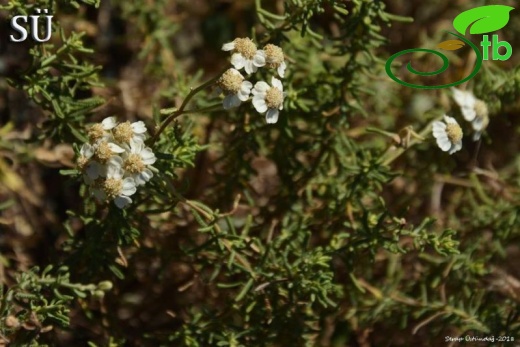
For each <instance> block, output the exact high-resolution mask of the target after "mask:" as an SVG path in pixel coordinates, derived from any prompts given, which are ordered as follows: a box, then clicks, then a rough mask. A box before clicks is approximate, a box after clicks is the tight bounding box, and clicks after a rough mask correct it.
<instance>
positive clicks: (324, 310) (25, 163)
mask: <svg viewBox="0 0 520 347" xmlns="http://www.w3.org/2000/svg"><path fill="white" fill-rule="evenodd" d="M491 3H495V2H492V1H465V0H455V1H454V0H432V1H405V0H395V1H394V0H392V1H390V0H387V1H378V0H374V1H372V0H351V1H340V0H285V1H282V0H236V1H227V0H226V1H225V0H190V1H187V0H186V1H183V0H136V1H122V0H110V1H108V0H107V1H98V2H96V1H95V0H83V1H80V0H78V1H65V0H57V1H52V0H35V1H27V2H25V1H24V2H22V1H18V0H1V2H0V213H1V215H0V346H4V345H5V346H7V345H9V346H111V347H112V346H114V347H115V346H331V347H339V346H362V347H366V346H441V345H442V346H450V345H451V346H455V345H458V343H453V342H451V343H450V342H445V341H446V340H445V337H446V336H451V337H454V338H455V337H459V336H461V337H463V338H464V337H465V336H480V337H485V336H495V337H498V336H506V337H509V342H504V343H502V342H497V340H495V342H494V343H492V344H490V343H486V342H481V343H477V342H474V343H471V345H475V346H481V345H482V346H486V345H502V344H503V345H507V346H513V345H519V343H520V342H517V341H516V340H519V341H520V320H519V317H520V305H519V304H520V280H519V278H520V270H519V268H518V266H517V264H518V262H519V261H520V248H519V246H520V245H519V242H518V241H519V237H520V207H519V206H520V205H519V194H518V193H519V191H520V175H519V169H520V156H519V155H518V151H519V148H520V136H519V135H520V134H519V132H520V120H519V117H518V113H519V111H520V104H519V102H518V101H519V96H520V69H519V68H518V62H519V54H520V52H517V50H516V48H517V47H520V14H518V13H517V11H518V10H514V11H512V12H511V20H510V22H509V24H508V25H507V26H506V27H505V28H504V29H502V30H501V31H499V32H497V34H498V35H499V36H500V38H501V40H506V41H508V42H509V43H510V44H511V46H512V47H513V56H512V57H511V59H509V60H508V61H506V62H495V61H491V60H490V61H487V62H484V65H483V67H482V69H481V71H480V73H479V74H478V75H477V76H476V77H475V78H474V79H473V80H471V81H470V82H469V83H468V85H464V86H463V88H466V89H468V90H473V91H474V93H475V95H476V96H477V97H479V98H480V99H482V100H484V101H485V102H486V103H487V104H488V107H489V109H490V116H491V121H490V125H489V127H488V129H487V132H486V133H485V134H484V136H483V137H482V140H481V141H480V142H473V141H471V136H468V135H466V134H467V133H468V134H469V132H467V133H466V131H468V130H469V129H470V127H469V126H468V124H464V130H465V137H464V146H463V149H462V150H461V151H460V152H457V153H455V154H454V155H452V156H449V155H448V154H447V153H445V152H442V151H441V150H440V149H439V148H438V147H437V145H436V144H435V141H434V140H433V138H432V136H431V134H430V133H429V132H427V133H425V134H424V135H425V140H424V141H418V140H417V139H414V138H413V137H410V136H409V135H410V134H411V131H412V130H413V131H415V132H420V131H421V130H422V129H424V128H425V127H427V126H428V124H429V123H430V122H431V121H432V120H434V119H437V118H438V117H439V116H442V115H443V114H444V113H448V114H449V115H452V116H454V117H458V119H459V122H460V123H461V124H462V122H463V121H462V119H461V117H460V114H459V111H458V109H457V107H456V106H455V105H454V103H453V101H452V100H451V94H450V92H449V90H437V91H431V90H428V91H425V90H418V89H412V88H406V87H403V86H401V85H399V84H397V83H395V82H393V81H392V80H391V79H390V78H388V76H387V75H386V72H385V70H384V64H385V61H386V59H387V58H388V57H389V56H390V55H392V54H394V53H396V52H398V51H401V50H404V49H409V48H417V47H423V48H435V46H436V45H437V44H438V43H440V42H441V41H444V40H446V39H451V37H449V35H447V34H446V33H445V32H444V31H443V30H449V31H453V28H452V21H453V19H454V18H455V17H456V15H458V14H459V13H461V12H462V11H464V10H467V9H470V8H473V7H476V6H482V5H487V4H491ZM501 4H504V5H510V6H515V5H516V2H514V1H507V0H503V1H501ZM36 8H41V9H43V8H47V9H52V12H53V15H54V18H53V35H52V39H51V40H50V41H48V42H46V43H45V44H35V43H34V42H32V41H31V40H30V39H29V40H27V41H25V42H23V43H13V42H10V41H9V35H10V34H13V32H12V30H11V29H10V18H11V17H12V16H14V15H17V14H33V13H34V11H35V9H36ZM236 37H251V38H253V39H254V40H255V42H257V43H258V45H259V46H263V45H264V44H266V43H274V44H277V45H279V46H280V47H282V48H283V50H284V52H285V54H286V61H287V64H288V70H287V72H286V78H285V79H284V80H283V83H284V89H285V90H286V91H287V97H286V101H285V107H284V110H283V111H282V113H281V115H280V119H279V121H278V123H277V124H276V125H268V124H265V120H264V117H263V116H262V115H259V114H257V113H256V111H255V110H254V108H253V107H252V106H251V105H250V104H248V103H247V104H243V105H242V106H240V108H238V109H236V110H233V111H224V110H217V111H212V112H210V113H197V112H195V113H192V114H187V115H183V116H182V117H180V118H179V119H178V120H177V121H176V122H175V123H173V124H172V126H170V127H169V128H168V130H167V131H166V132H165V133H164V134H163V135H162V136H161V138H160V140H159V141H158V142H157V143H156V144H155V145H154V148H153V149H154V152H155V153H156V156H157V157H158V158H159V160H158V161H157V163H156V164H155V166H156V167H157V168H158V169H159V171H160V172H159V173H158V174H156V175H155V177H154V179H153V180H152V181H151V182H150V183H149V184H148V185H147V186H146V187H144V188H143V189H140V190H139V192H138V193H137V194H136V196H135V199H134V203H133V204H132V206H131V207H129V208H128V209H126V210H123V211H120V210H118V209H117V208H114V207H113V206H106V205H103V204H99V203H96V201H95V200H94V199H93V198H92V197H91V196H90V195H89V192H88V191H87V190H86V187H85V185H84V184H83V183H82V180H81V177H80V176H79V175H77V173H76V172H75V155H76V154H77V145H78V144H80V143H81V142H84V140H85V134H86V130H87V129H88V126H89V125H90V124H92V123H94V122H99V121H101V120H102V119H103V118H105V117H108V116H116V117H117V118H118V119H119V120H130V121H136V120H142V121H144V122H145V123H146V124H147V126H148V129H149V130H150V132H151V133H152V134H153V133H154V131H155V129H156V126H157V125H159V124H160V123H161V121H162V120H164V119H165V117H166V115H165V114H166V113H167V112H166V111H164V112H161V110H162V109H168V108H172V107H179V106H180V105H181V103H182V101H183V100H184V98H185V97H186V95H187V94H188V93H189V91H190V88H193V87H196V86H198V85H200V84H201V83H203V82H204V81H207V80H209V79H211V78H214V77H215V76H217V75H218V74H219V73H220V72H221V71H222V70H223V69H224V68H226V66H228V64H229V63H228V61H229V55H228V54H227V53H226V52H222V51H221V46H222V44H224V43H226V42H229V41H232V40H233V39H234V38H236ZM471 39H472V40H473V42H475V43H476V44H477V45H478V43H479V42H480V40H481V37H480V35H477V36H475V37H472V38H471ZM446 54H447V55H448V57H449V59H450V62H451V64H452V65H451V67H450V69H449V70H448V71H447V72H446V73H445V74H443V75H439V76H435V77H432V78H430V80H428V83H432V84H440V83H446V81H454V80H458V79H460V76H464V75H465V73H466V72H467V71H470V70H471V69H472V67H473V64H474V55H473V54H472V52H471V51H470V50H468V49H463V50H459V51H455V52H448V53H446ZM438 64H439V61H438V60H436V58H435V57H431V56H422V57H417V60H414V67H415V68H416V69H418V70H421V69H422V70H431V69H433V68H432V67H435V66H437V65H438ZM396 69H397V71H398V70H399V67H396ZM468 69H469V70H468ZM259 76H261V77H264V79H266V76H267V75H262V73H259ZM407 78H409V79H412V80H413V79H414V78H417V77H414V76H408V77H407ZM420 81H421V80H418V79H417V80H415V81H414V82H416V83H419V82H420ZM219 100H220V99H218V98H217V97H215V96H214V95H212V93H211V90H208V91H205V92H203V93H200V94H197V96H196V97H195V98H194V99H193V101H192V102H191V104H190V106H189V108H190V109H198V108H204V107H206V106H209V105H212V104H214V103H215V101H217V102H218V101H219ZM409 138H410V139H411V142H409V141H408V140H409ZM408 142H409V143H408ZM511 338H512V339H514V340H515V341H514V342H512V341H511ZM506 341H507V340H506Z"/></svg>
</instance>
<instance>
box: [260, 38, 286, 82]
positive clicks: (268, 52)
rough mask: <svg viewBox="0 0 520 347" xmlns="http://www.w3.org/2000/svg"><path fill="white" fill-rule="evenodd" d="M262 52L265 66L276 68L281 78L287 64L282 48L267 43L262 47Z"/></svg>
mask: <svg viewBox="0 0 520 347" xmlns="http://www.w3.org/2000/svg"><path fill="white" fill-rule="evenodd" d="M264 52H265V60H266V64H267V66H268V67H270V68H273V69H276V71H277V72H278V75H279V76H280V77H282V78H283V77H284V76H285V69H286V68H287V64H285V58H284V55H283V51H282V49H281V48H280V47H278V46H276V45H272V44H270V43H269V44H267V45H266V46H265V47H264Z"/></svg>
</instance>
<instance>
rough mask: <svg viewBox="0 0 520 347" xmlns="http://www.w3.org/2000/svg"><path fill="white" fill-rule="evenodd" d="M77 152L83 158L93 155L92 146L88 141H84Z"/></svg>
mask: <svg viewBox="0 0 520 347" xmlns="http://www.w3.org/2000/svg"><path fill="white" fill-rule="evenodd" d="M79 153H80V154H81V155H82V156H84V157H85V158H87V159H89V158H90V157H92V156H93V155H94V147H93V146H91V145H90V144H88V143H84V144H83V146H81V149H80V151H79Z"/></svg>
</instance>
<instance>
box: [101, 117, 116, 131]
mask: <svg viewBox="0 0 520 347" xmlns="http://www.w3.org/2000/svg"><path fill="white" fill-rule="evenodd" d="M101 125H102V126H103V129H105V130H111V129H113V128H115V126H116V125H117V120H116V117H107V118H105V119H103V120H102V121H101Z"/></svg>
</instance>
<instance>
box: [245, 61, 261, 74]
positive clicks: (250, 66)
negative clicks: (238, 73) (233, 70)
mask: <svg viewBox="0 0 520 347" xmlns="http://www.w3.org/2000/svg"><path fill="white" fill-rule="evenodd" d="M257 69H258V68H257V67H256V66H255V65H254V64H253V61H252V60H246V66H245V69H244V70H245V71H246V72H247V73H248V74H252V73H253V72H256V70H257Z"/></svg>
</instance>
